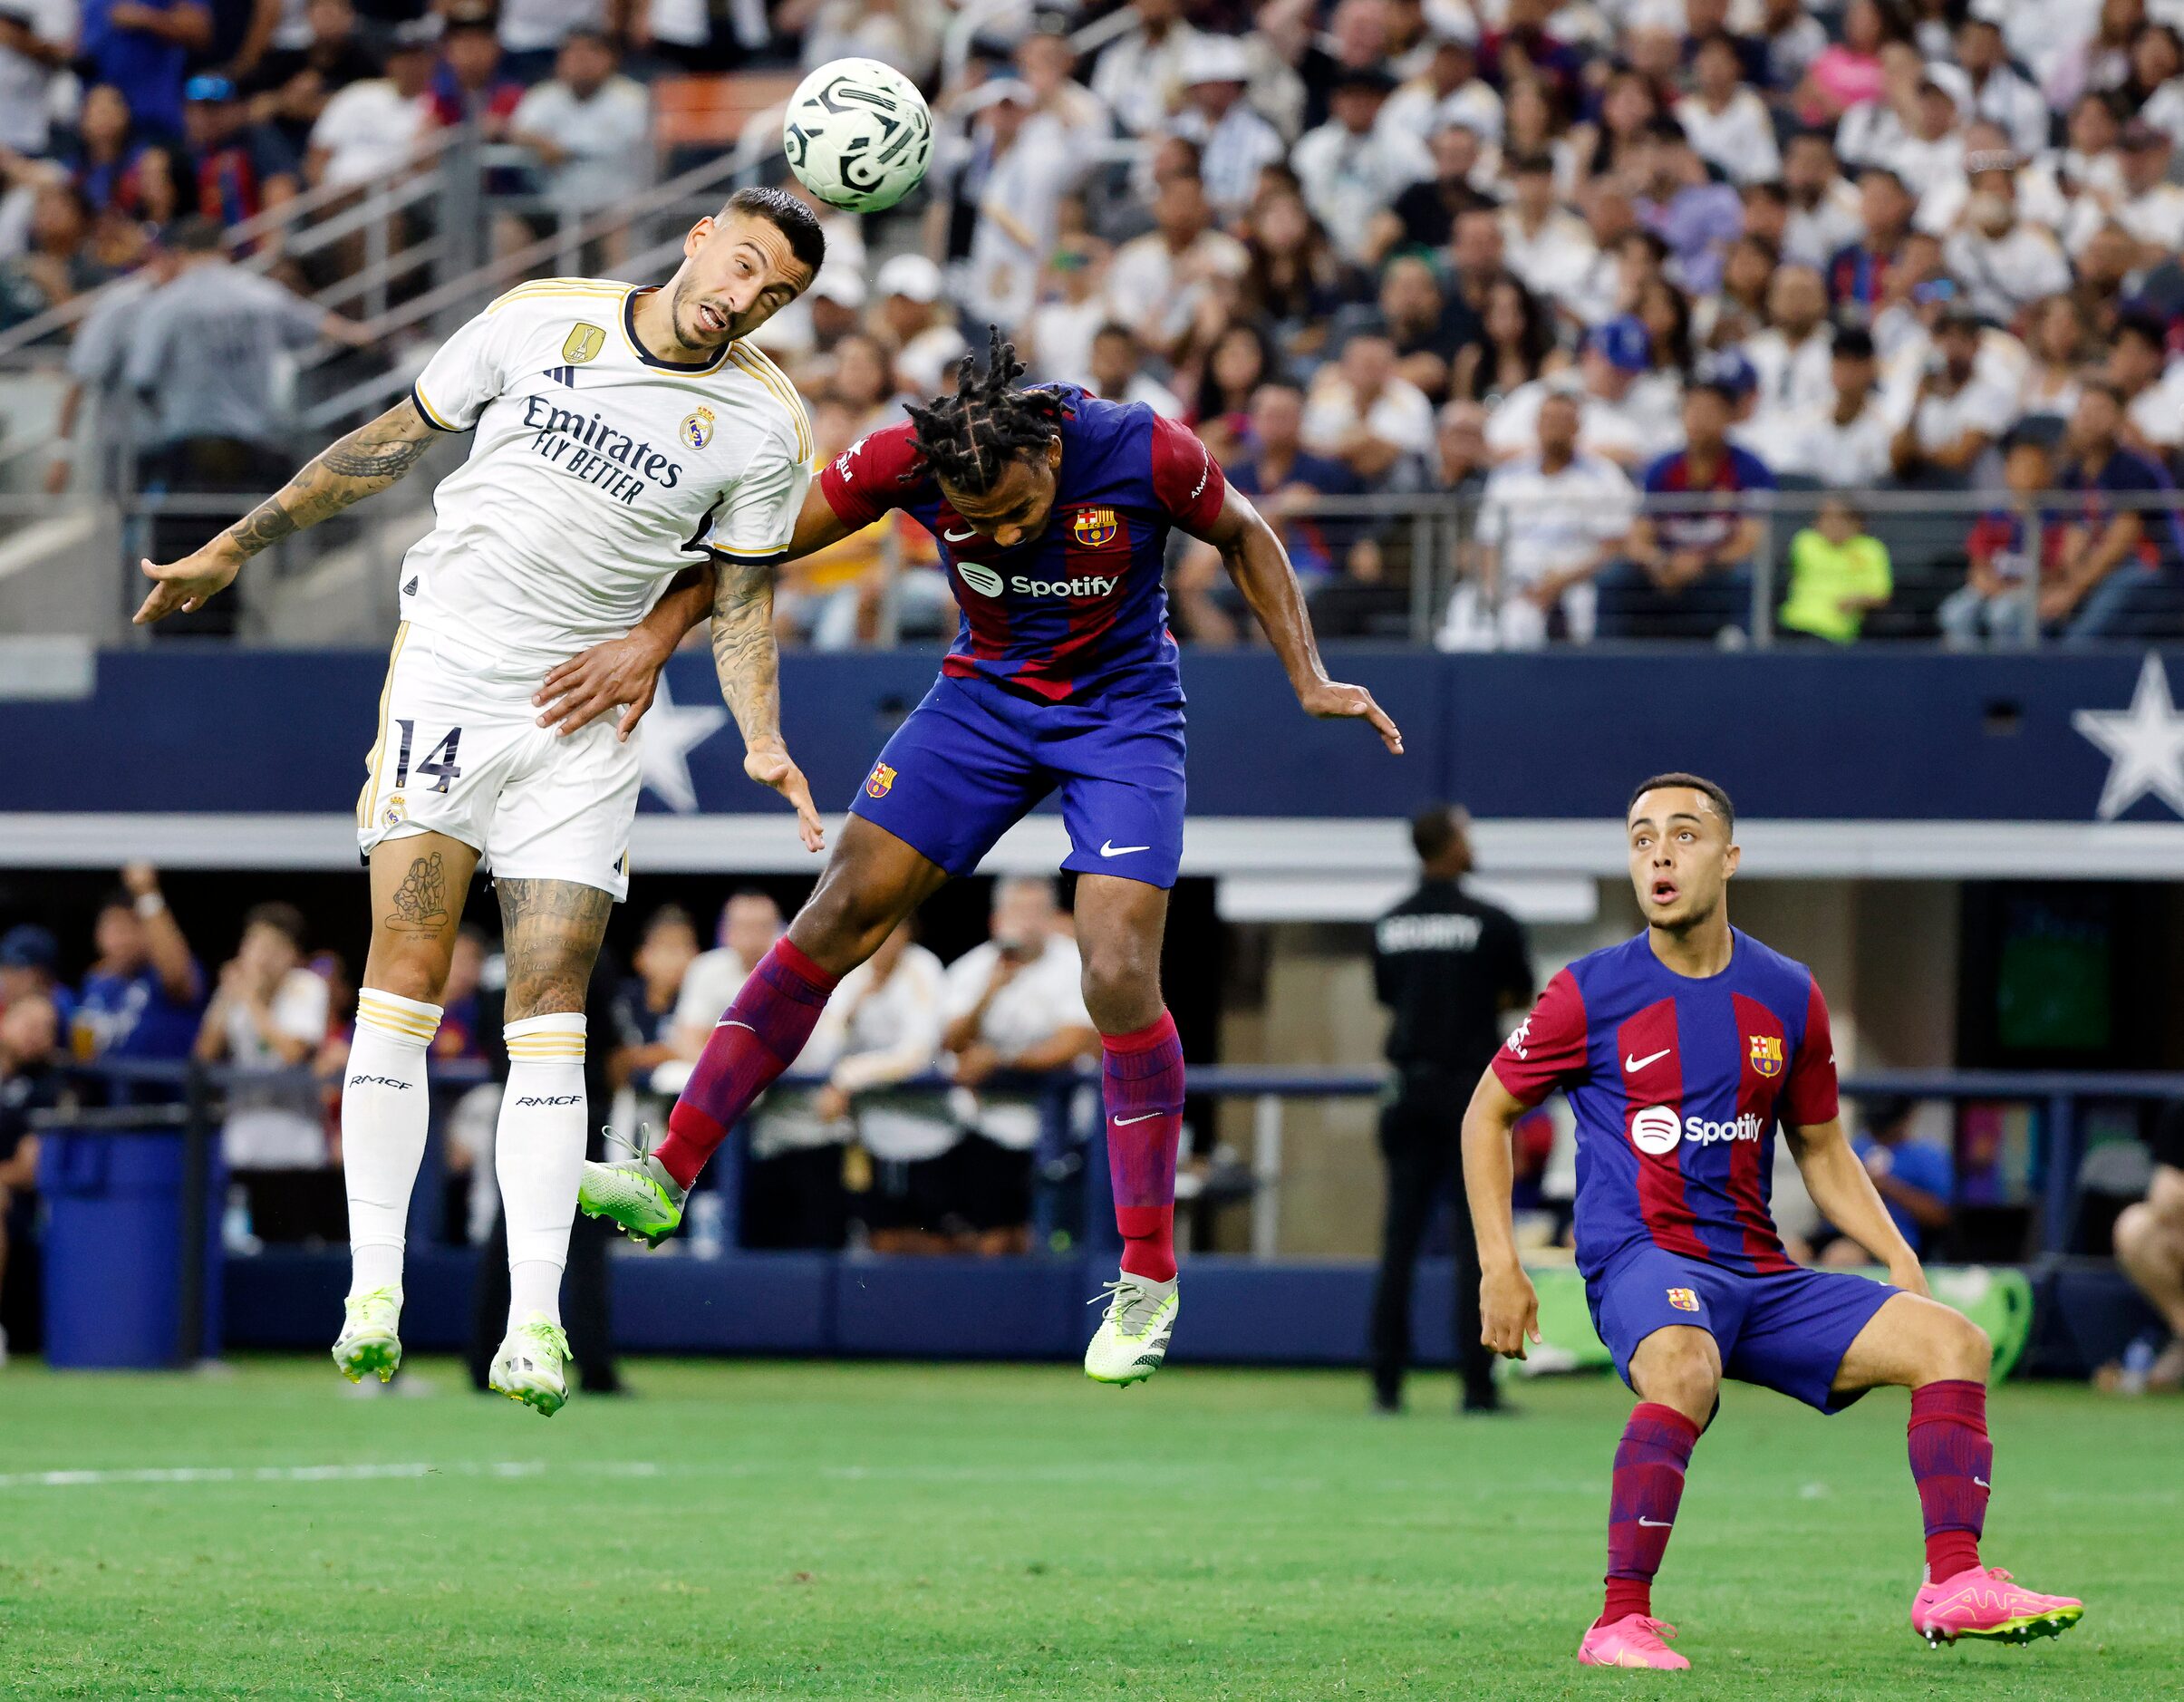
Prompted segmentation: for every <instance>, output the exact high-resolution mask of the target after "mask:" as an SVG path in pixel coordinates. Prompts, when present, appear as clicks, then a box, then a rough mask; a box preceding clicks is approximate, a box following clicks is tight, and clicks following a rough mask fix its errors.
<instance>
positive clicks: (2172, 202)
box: [2074, 119, 2184, 267]
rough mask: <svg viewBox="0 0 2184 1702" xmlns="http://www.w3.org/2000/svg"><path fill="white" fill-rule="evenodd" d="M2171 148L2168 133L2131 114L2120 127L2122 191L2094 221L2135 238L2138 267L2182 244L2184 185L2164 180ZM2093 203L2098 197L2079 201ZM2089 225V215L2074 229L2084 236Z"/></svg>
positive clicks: (2086, 209) (2086, 208) (2087, 210)
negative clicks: (2110, 222)
mask: <svg viewBox="0 0 2184 1702" xmlns="http://www.w3.org/2000/svg"><path fill="white" fill-rule="evenodd" d="M2171 147H2172V144H2171V142H2170V137H2169V132H2168V131H2164V130H2160V129H2157V128H2156V127H2155V126H2153V125H2151V124H2149V123H2147V122H2146V121H2144V120H2143V119H2133V120H2132V121H2131V122H2130V123H2129V124H2126V125H2125V126H2124V127H2123V135H2122V149H2121V153H2120V154H2119V156H2118V161H2119V164H2120V165H2121V169H2122V179H2123V183H2122V192H2121V194H2120V195H2118V196H2117V197H2116V198H2115V200H2114V203H2113V205H2112V207H2111V208H2109V209H2108V211H2107V213H2106V214H2105V215H2104V216H2102V218H2101V219H2100V222H2102V223H2105V222H2106V221H2107V220H2108V219H2111V218H2112V219H2113V220H2114V221H2115V222H2116V223H2117V224H2119V225H2121V226H2122V227H2123V228H2124V229H2125V230H2128V231H2129V232H2130V233H2131V236H2132V237H2134V238H2136V239H2137V241H2138V244H2139V254H2138V257H2137V261H2136V265H2137V266H2140V267H2147V266H2160V264H2161V263H2162V262H2163V261H2164V260H2169V259H2173V258H2174V257H2175V256H2176V255H2177V252H2178V251H2179V249H2184V185H2179V184H2175V183H2171V182H2170V181H2169V159H2170V150H2171ZM2097 205H2098V198H2096V197H2092V196H2088V197H2085V198H2083V199H2082V200H2081V202H2080V207H2081V208H2082V209H2083V212H2085V213H2090V212H2091V211H2092V208H2093V207H2095V206H2097ZM2092 228H2093V227H2092V223H2091V221H2090V220H2087V219H2084V218H2081V220H2080V222H2079V223H2078V224H2077V227H2076V230H2075V233H2074V234H2077V235H2079V236H2080V237H2082V238H2083V237H2090V236H2091V235H2092Z"/></svg>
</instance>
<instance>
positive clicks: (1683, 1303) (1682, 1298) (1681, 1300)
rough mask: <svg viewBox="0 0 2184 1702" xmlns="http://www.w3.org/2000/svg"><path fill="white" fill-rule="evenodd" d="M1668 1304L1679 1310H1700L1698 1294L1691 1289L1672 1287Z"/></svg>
mask: <svg viewBox="0 0 2184 1702" xmlns="http://www.w3.org/2000/svg"><path fill="white" fill-rule="evenodd" d="M1668 1304H1669V1305H1671V1306H1673V1307H1675V1308H1676V1310H1677V1311H1679V1312H1696V1310H1698V1296H1697V1295H1696V1294H1694V1293H1693V1292H1692V1291H1690V1290H1689V1289H1670V1290H1669V1291H1668Z"/></svg>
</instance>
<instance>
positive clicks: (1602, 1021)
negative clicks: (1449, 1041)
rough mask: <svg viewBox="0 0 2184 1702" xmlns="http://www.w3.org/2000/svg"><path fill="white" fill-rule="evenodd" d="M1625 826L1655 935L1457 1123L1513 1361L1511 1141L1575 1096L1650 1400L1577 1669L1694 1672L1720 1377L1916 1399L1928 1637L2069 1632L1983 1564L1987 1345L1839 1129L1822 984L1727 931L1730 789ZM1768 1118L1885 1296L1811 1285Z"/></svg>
mask: <svg viewBox="0 0 2184 1702" xmlns="http://www.w3.org/2000/svg"><path fill="white" fill-rule="evenodd" d="M1626 826H1627V827H1628V834H1629V854H1630V878H1631V883H1632V885H1634V886H1636V887H1637V889H1638V905H1639V907H1640V909H1641V910H1642V911H1643V912H1644V913H1645V915H1646V921H1647V928H1646V931H1645V933H1641V934H1639V935H1638V937H1637V938H1636V939H1633V940H1628V941H1626V942H1624V943H1622V944H1620V945H1614V946H1609V947H1608V948H1607V949H1605V950H1603V951H1599V952H1595V953H1592V954H1591V955H1590V957H1583V958H1580V959H1579V960H1578V961H1577V962H1574V963H1572V964H1570V967H1569V968H1567V969H1565V970H1563V971H1562V972H1561V973H1560V974H1558V975H1557V976H1555V978H1554V979H1553V981H1552V982H1550V983H1549V984H1548V987H1547V990H1546V991H1545V992H1543V993H1541V996H1540V1000H1539V1002H1538V1003H1537V1004H1536V1005H1535V1006H1533V1008H1532V1014H1531V1015H1530V1017H1528V1018H1527V1019H1526V1020H1525V1021H1524V1022H1523V1024H1522V1026H1521V1027H1519V1028H1518V1030H1516V1032H1515V1033H1513V1034H1512V1035H1511V1036H1510V1037H1509V1040H1508V1041H1507V1043H1506V1044H1505V1045H1504V1046H1503V1048H1502V1049H1501V1050H1500V1051H1499V1052H1497V1053H1496V1054H1495V1055H1494V1059H1493V1063H1492V1065H1490V1066H1489V1067H1488V1069H1487V1070H1486V1073H1485V1074H1484V1075H1483V1077H1481V1078H1480V1081H1479V1086H1478V1089H1477V1091H1476V1092H1475V1093H1474V1095H1473V1096H1472V1101H1471V1108H1470V1110H1469V1111H1468V1112H1467V1113H1466V1114H1465V1116H1464V1177H1465V1182H1466V1185H1467V1186H1468V1188H1469V1191H1470V1196H1471V1209H1472V1216H1473V1220H1474V1226H1475V1228H1476V1230H1477V1233H1478V1239H1479V1256H1480V1262H1481V1264H1482V1266H1483V1270H1484V1279H1483V1283H1482V1285H1481V1290H1480V1313H1481V1333H1482V1335H1483V1338H1484V1339H1485V1341H1486V1344H1487V1345H1488V1346H1489V1347H1491V1348H1493V1349H1495V1350H1496V1351H1497V1352H1499V1353H1503V1354H1506V1355H1510V1356H1512V1357H1514V1358H1517V1359H1522V1358H1523V1357H1524V1343H1525V1340H1526V1339H1527V1338H1528V1337H1529V1338H1530V1339H1532V1340H1534V1341H1537V1340H1538V1339H1539V1330H1538V1317H1539V1301H1538V1297H1537V1296H1536V1295H1535V1294H1534V1293H1533V1292H1532V1283H1531V1281H1530V1280H1529V1279H1528V1278H1527V1277H1526V1276H1525V1274H1524V1271H1523V1267H1522V1265H1521V1264H1520V1263H1519V1262H1518V1261H1517V1254H1516V1248H1515V1245H1514V1243H1513V1242H1512V1236H1511V1229H1510V1205H1509V1203H1510V1156H1509V1153H1510V1144H1509V1132H1510V1127H1511V1125H1512V1124H1513V1123H1514V1122H1515V1121H1516V1119H1517V1117H1520V1116H1521V1115H1522V1113H1523V1112H1524V1110H1525V1109H1526V1108H1527V1107H1531V1106H1533V1105H1536V1104H1538V1103H1539V1102H1540V1101H1541V1099H1543V1098H1546V1096H1547V1094H1548V1093H1549V1092H1550V1091H1551V1089H1553V1088H1558V1087H1559V1088H1561V1089H1562V1090H1563V1091H1564V1092H1565V1093H1566V1094H1567V1095H1568V1096H1569V1098H1570V1109H1571V1110H1572V1111H1573V1112H1574V1113H1575V1115H1576V1117H1577V1127H1578V1193H1577V1212H1576V1220H1577V1254H1578V1268H1579V1270H1580V1272H1582V1273H1583V1275H1584V1278H1585V1284H1586V1298H1587V1300H1588V1301H1589V1302H1590V1306H1591V1309H1592V1318H1593V1322H1594V1324H1595V1325H1596V1326H1597V1328H1598V1329H1599V1332H1600V1339H1602V1340H1603V1341H1605V1342H1606V1343H1607V1344H1608V1347H1609V1351H1610V1352H1612V1353H1613V1355H1614V1356H1615V1366H1616V1369H1617V1370H1619V1372H1621V1373H1622V1375H1623V1378H1624V1380H1625V1381H1626V1382H1628V1384H1629V1385H1630V1387H1631V1388H1632V1389H1633V1390H1634V1391H1635V1392H1636V1393H1637V1395H1638V1407H1637V1408H1636V1410H1635V1411H1633V1412H1632V1413H1631V1415H1630V1422H1629V1424H1628V1426H1626V1427H1625V1429H1624V1431H1623V1439H1622V1443H1621V1446H1619V1447H1618V1448H1617V1449H1616V1455H1615V1475H1614V1487H1613V1491H1612V1496H1611V1500H1610V1504H1609V1515H1608V1519H1609V1523H1608V1579H1607V1584H1608V1592H1607V1601H1606V1604H1605V1606H1604V1607H1603V1608H1602V1610H1601V1612H1600V1616H1599V1619H1598V1620H1595V1621H1594V1622H1593V1624H1592V1626H1591V1627H1590V1629H1588V1630H1587V1631H1586V1633H1585V1637H1584V1640H1583V1642H1582V1644H1581V1645H1580V1648H1579V1650H1578V1658H1579V1660H1580V1661H1581V1662H1583V1663H1584V1664H1586V1665H1587V1666H1595V1667H1662V1668H1667V1667H1688V1666H1689V1665H1690V1664H1691V1663H1690V1662H1689V1661H1687V1660H1686V1659H1685V1658H1683V1657H1682V1656H1681V1655H1679V1654H1677V1653H1676V1652H1675V1651H1674V1650H1673V1649H1669V1648H1668V1646H1667V1643H1666V1642H1664V1641H1663V1640H1662V1639H1664V1638H1666V1637H1673V1636H1674V1635H1675V1628H1674V1627H1672V1626H1667V1625H1664V1624H1663V1623H1661V1621H1660V1620H1657V1619H1655V1618H1654V1617H1653V1601H1652V1583H1653V1576H1654V1573H1655V1572H1656V1571H1657V1570H1658V1568H1659V1566H1660V1563H1661V1557H1662V1555H1663V1554H1664V1552H1666V1551H1667V1546H1668V1537H1669V1534H1670V1533H1671V1531H1672V1530H1673V1529H1674V1527H1675V1523H1676V1511H1677V1503H1678V1501H1679V1500H1680V1499H1681V1498H1682V1495H1683V1491H1684V1471H1685V1467H1686V1465H1688V1464H1689V1462H1690V1459H1691V1453H1692V1449H1693V1447H1694V1446H1695V1445H1696V1443H1697V1441H1698V1438H1699V1435H1700V1433H1701V1432H1702V1431H1703V1430H1704V1429H1705V1428H1706V1426H1707V1424H1708V1423H1709V1422H1711V1420H1712V1418H1713V1416H1714V1412H1715V1403H1716V1400H1717V1398H1718V1397H1719V1393H1720V1389H1721V1383H1722V1379H1723V1378H1725V1377H1731V1378H1736V1379H1737V1380H1739V1381H1740V1382H1746V1383H1757V1384H1760V1385H1762V1386H1763V1387H1764V1388H1772V1389H1777V1390H1779V1391H1780V1392H1782V1393H1783V1394H1785V1395H1788V1396H1790V1397H1792V1398H1793V1399H1796V1400H1802V1401H1803V1402H1804V1403H1805V1404H1806V1405H1808V1406H1811V1407H1818V1408H1819V1409H1820V1410H1821V1411H1822V1412H1827V1413H1833V1412H1839V1411H1841V1409H1842V1408H1843V1407H1847V1406H1849V1405H1850V1404H1851V1402H1852V1401H1854V1400H1856V1399H1857V1398H1858V1397H1860V1395H1862V1394H1864V1393H1865V1392H1866V1391H1867V1390H1868V1389H1871V1388H1884V1387H1889V1386H1894V1385H1900V1386H1902V1387H1905V1388H1909V1390H1910V1391H1911V1417H1910V1455H1911V1475H1912V1477H1913V1479H1914V1480H1915V1481H1916V1483H1917V1484H1918V1504H1919V1508H1920V1511H1921V1512H1922V1513H1923V1514H1924V1516H1925V1521H1926V1552H1927V1570H1926V1581H1925V1582H1924V1583H1923V1584H1922V1585H1921V1587H1920V1588H1919V1591H1918V1595H1917V1598H1916V1599H1915V1600H1913V1602H1912V1604H1911V1625H1912V1629H1915V1630H1917V1631H1918V1633H1919V1634H1920V1635H1921V1636H1923V1637H1925V1638H1927V1639H1928V1640H1929V1641H1930V1642H1937V1643H1938V1642H1954V1641H1955V1640H1956V1639H1957V1638H1959V1637H1977V1638H1992V1639H2001V1640H2005V1641H2011V1642H2024V1641H2027V1640H2029V1639H2033V1638H2035V1637H2053V1636H2056V1635H2058V1634H2059V1633H2061V1632H2062V1631H2063V1630H2065V1629H2068V1628H2069V1627H2071V1626H2072V1625H2074V1624H2075V1623H2077V1620H2078V1617H2079V1615H2080V1613H2081V1612H2082V1611H2083V1607H2082V1605H2081V1604H2080V1603H2079V1602H2077V1601H2075V1600H2072V1599H2071V1598H2069V1597H2066V1596H2044V1595H2039V1594H2036V1593H2034V1591H2029V1590H2025V1589H2023V1588H2021V1587H2020V1586H2018V1585H2017V1584H2015V1583H2013V1582H2012V1581H2011V1580H2010V1575H2009V1574H2008V1573H2007V1572H2005V1571H1999V1570H1990V1569H1989V1568H1987V1567H1986V1566H1985V1565H1984V1564H1983V1563H1982V1562H1981V1560H1980V1558H1979V1533H1980V1530H1981V1528H1982V1526H1983V1524H1984V1523H1985V1520H1986V1500H1987V1484H1988V1481H1989V1479H1990V1477H1991V1476H1992V1475H1993V1470H1994V1448H1993V1446H1992V1445H1991V1444H1990V1443H1989V1441H1988V1439H1987V1432H1986V1376H1987V1369H1988V1346H1987V1339H1986V1336H1985V1335H1984V1334H1983V1333H1982V1332H1981V1331H1980V1330H1979V1329H1978V1327H1977V1326H1976V1325H1975V1324H1973V1323H1972V1322H1970V1320H1967V1319H1966V1318H1964V1317H1963V1316H1961V1315H1960V1314H1958V1313H1957V1312H1954V1311H1952V1310H1949V1309H1948V1308H1947V1307H1946V1306H1942V1305H1939V1304H1938V1303H1937V1302H1936V1301H1933V1300H1932V1299H1930V1298H1929V1297H1928V1293H1927V1285H1926V1278H1925V1276H1924V1275H1923V1274H1922V1273H1921V1272H1920V1270H1919V1267H1918V1256H1917V1255H1916V1254H1915V1253H1914V1252H1912V1251H1911V1249H1910V1248H1909V1246H1908V1245H1907V1244H1906V1243H1905V1242H1904V1239H1903V1236H1902V1235H1901V1234H1900V1233H1899V1232H1898V1230H1897V1228H1896V1225H1895V1223H1894V1222H1893V1221H1892V1220H1891V1219H1890V1218H1889V1214H1888V1208H1887V1207H1886V1206H1885V1205H1884V1204H1882V1203H1881V1199H1880V1194H1877V1193H1876V1192H1875V1191H1874V1188H1873V1184H1872V1181H1871V1179H1870V1177H1869V1176H1868V1175H1867V1174H1866V1171H1865V1166H1864V1165H1862V1164H1860V1162H1859V1159H1858V1157H1857V1155H1856V1154H1854V1153H1853V1152H1852V1151H1851V1146H1850V1143H1849V1142H1848V1141H1847V1140H1846V1139H1845V1138H1844V1137H1843V1131H1842V1123H1841V1118H1840V1117H1839V1115H1838V1112H1837V1107H1836V1098H1835V1057H1834V1045H1833V1042H1832V1040H1831V1039H1830V1037H1829V1031H1828V1007H1827V1004H1826V1001H1823V1000H1822V997H1821V993H1820V985H1819V983H1818V982H1816V981H1815V980H1814V979H1813V976H1812V971H1811V970H1809V969H1807V968H1806V967H1805V966H1804V965H1803V964H1802V963H1796V962H1791V961H1790V960H1789V959H1788V958H1786V957H1783V956H1782V955H1781V954H1780V953H1775V952H1771V951H1769V950H1768V949H1767V948H1766V947H1765V946H1764V945H1762V944H1761V943H1759V942H1758V941H1757V940H1754V939H1753V938H1752V937H1751V936H1750V935H1749V934H1746V933H1739V932H1738V931H1737V930H1735V929H1734V928H1732V927H1731V926H1730V925H1729V916H1728V911H1727V907H1726V903H1725V896H1726V895H1725V887H1726V885H1727V883H1728V880H1729V877H1730V876H1731V875H1734V874H1735V873H1736V866H1737V861H1738V856H1739V853H1738V847H1737V846H1736V843H1735V827H1736V819H1735V812H1734V811H1733V809H1732V808H1731V807H1730V803H1729V798H1728V795H1727V794H1726V793H1725V792H1724V791H1723V790H1722V788H1720V787H1718V786H1716V785H1715V784H1714V783H1713V782H1712V781H1710V780H1704V779H1701V778H1698V777H1697V776H1696V775H1691V774H1664V775H1660V776H1657V778H1653V779H1650V780H1648V781H1647V782H1646V783H1645V784H1644V785H1643V786H1641V787H1639V788H1638V791H1637V793H1636V794H1635V795H1634V796H1633V797H1632V798H1631V800H1630V807H1629V809H1628V811H1627V812H1626ZM1778 1124H1779V1125H1780V1127H1782V1129H1783V1134H1784V1135H1785V1136H1786V1137H1787V1138H1788V1140H1789V1142H1790V1147H1791V1152H1792V1154H1793V1156H1794V1157H1795V1159H1796V1161H1797V1166H1798V1169H1799V1170H1800V1172H1802V1175H1803V1176H1804V1180H1805V1185H1806V1186H1807V1187H1808V1188H1809V1189H1811V1191H1812V1201H1813V1204H1816V1205H1817V1206H1819V1207H1820V1209H1821V1211H1822V1213H1823V1214H1825V1215H1826V1216H1827V1218H1828V1220H1829V1221H1830V1222H1831V1223H1835V1224H1838V1225H1839V1226H1841V1228H1842V1229H1843V1231H1844V1232H1845V1233H1848V1234H1850V1235H1851V1236H1852V1237H1853V1238H1854V1239H1855V1240H1857V1241H1858V1242H1859V1243H1860V1244H1861V1245H1863V1246H1866V1247H1869V1248H1871V1249H1873V1250H1874V1251H1875V1252H1885V1254H1886V1262H1887V1264H1888V1270H1889V1281H1887V1282H1876V1281H1870V1279H1868V1278H1865V1277H1860V1276H1853V1275H1851V1274H1849V1273H1848V1272H1823V1271H1810V1270H1806V1269H1805V1268H1803V1267H1802V1266H1800V1265H1797V1264H1794V1263H1793V1262H1791V1260H1790V1259H1789V1257H1788V1256H1787V1255H1786V1254H1785V1253H1784V1252H1783V1245H1782V1239H1781V1237H1780V1236H1779V1235H1777V1234H1776V1233H1775V1230H1774V1222H1773V1217H1772V1216H1771V1215H1770V1214H1769V1213H1768V1209H1767V1187H1768V1179H1769V1177H1770V1176H1771V1175H1772V1174H1773V1139H1774V1130H1775V1128H1776V1127H1777V1125H1778Z"/></svg>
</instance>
